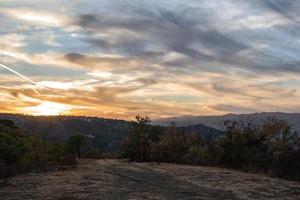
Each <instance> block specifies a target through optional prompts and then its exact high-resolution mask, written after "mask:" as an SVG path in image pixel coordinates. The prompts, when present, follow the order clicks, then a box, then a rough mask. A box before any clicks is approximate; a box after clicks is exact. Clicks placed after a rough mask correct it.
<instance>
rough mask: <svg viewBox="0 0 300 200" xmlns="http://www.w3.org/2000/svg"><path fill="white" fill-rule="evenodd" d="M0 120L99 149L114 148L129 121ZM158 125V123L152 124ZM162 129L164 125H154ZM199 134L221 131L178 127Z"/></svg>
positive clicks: (5, 116)
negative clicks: (83, 139)
mask: <svg viewBox="0 0 300 200" xmlns="http://www.w3.org/2000/svg"><path fill="white" fill-rule="evenodd" d="M0 119H5V120H11V121H13V122H14V124H15V125H16V126H17V127H19V128H22V129H24V130H26V131H28V132H29V133H33V134H40V135H42V136H43V137H44V138H45V139H47V140H49V141H54V142H63V141H66V140H67V139H68V138H69V137H70V136H71V135H75V134H83V135H85V136H86V137H88V138H90V139H92V140H94V143H95V146H96V147H97V148H98V149H100V150H102V151H109V152H111V151H117V150H118V149H119V148H120V144H121V142H122V140H123V139H124V138H125V137H126V136H127V135H128V134H129V133H130V131H131V129H132V125H133V122H132V121H125V120H118V119H105V118H98V117H84V116H31V115H20V114H0ZM155 126H158V125H155ZM158 127H159V128H160V129H162V131H165V130H166V127H160V126H158ZM180 129H181V130H188V131H189V132H193V133H196V134H199V135H202V136H206V135H211V136H212V137H218V136H220V135H221V134H223V132H222V131H220V130H217V129H214V128H210V127H208V126H205V125H202V124H194V125H193V126H188V127H180Z"/></svg>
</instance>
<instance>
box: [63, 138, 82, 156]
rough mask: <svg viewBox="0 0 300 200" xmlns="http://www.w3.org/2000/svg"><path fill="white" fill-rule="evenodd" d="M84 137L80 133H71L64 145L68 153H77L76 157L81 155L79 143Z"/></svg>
mask: <svg viewBox="0 0 300 200" xmlns="http://www.w3.org/2000/svg"><path fill="white" fill-rule="evenodd" d="M84 139H85V137H84V135H81V134H76V135H72V136H71V137H69V139H68V141H67V145H66V150H67V152H68V153H71V154H77V156H78V158H80V157H81V145H82V143H83V141H84Z"/></svg>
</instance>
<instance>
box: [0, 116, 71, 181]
mask: <svg viewBox="0 0 300 200" xmlns="http://www.w3.org/2000/svg"><path fill="white" fill-rule="evenodd" d="M64 149H65V147H64V145H63V144H53V143H49V142H47V141H46V140H44V139H43V138H41V137H40V136H39V135H33V134H29V133H27V132H24V131H22V130H21V129H18V128H17V127H16V126H15V125H14V124H13V122H11V121H9V120H0V178H2V179H4V180H7V178H9V177H11V176H13V175H15V174H18V173H25V172H30V171H42V170H45V169H46V168H48V167H50V166H57V165H67V164H76V160H75V157H74V156H72V155H70V154H68V153H67V152H66V151H65V150H64Z"/></svg>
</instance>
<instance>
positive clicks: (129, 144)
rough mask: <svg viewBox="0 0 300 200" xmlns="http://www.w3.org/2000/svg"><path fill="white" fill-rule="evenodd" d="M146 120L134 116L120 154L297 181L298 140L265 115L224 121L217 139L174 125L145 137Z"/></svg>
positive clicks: (299, 176)
mask: <svg viewBox="0 0 300 200" xmlns="http://www.w3.org/2000/svg"><path fill="white" fill-rule="evenodd" d="M145 119H146V120H145ZM149 121H150V119H149V118H148V117H137V123H136V124H135V129H134V132H133V133H132V134H131V135H130V136H129V137H128V138H126V139H125V140H124V141H123V157H129V158H130V160H131V161H142V162H145V161H157V162H171V163H183V164H193V165H209V166H223V167H228V168H234V169H240V170H245V171H252V172H262V173H268V174H270V175H272V176H279V177H284V178H288V179H292V180H300V170H299V169H300V159H299V158H300V139H299V137H298V136H297V134H296V133H295V132H293V131H292V129H291V127H290V126H289V125H288V124H287V122H285V121H282V120H278V119H275V118H268V119H267V120H264V121H260V122H256V123H248V124H246V125H245V124H244V123H243V122H235V121H226V122H225V124H224V125H225V127H226V132H225V134H224V135H223V137H221V138H220V139H218V140H216V139H212V137H210V136H207V137H205V138H204V137H200V136H199V135H197V134H194V133H192V132H186V131H183V130H182V129H178V128H176V127H175V126H174V125H172V126H171V127H169V128H168V129H167V131H166V132H165V133H164V134H161V133H160V134H158V138H155V140H154V139H152V138H150V137H149V126H148V125H147V124H148V122H149ZM145 152H146V153H145Z"/></svg>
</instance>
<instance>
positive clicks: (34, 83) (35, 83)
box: [0, 63, 41, 95]
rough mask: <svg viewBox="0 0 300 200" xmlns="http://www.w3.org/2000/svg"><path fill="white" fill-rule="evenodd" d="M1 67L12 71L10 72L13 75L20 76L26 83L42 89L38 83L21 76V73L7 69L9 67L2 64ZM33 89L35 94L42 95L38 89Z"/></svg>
mask: <svg viewBox="0 0 300 200" xmlns="http://www.w3.org/2000/svg"><path fill="white" fill-rule="evenodd" d="M0 67H2V68H4V69H6V70H8V71H10V72H12V73H14V74H16V75H18V76H20V77H21V78H23V79H25V80H26V81H28V82H30V83H32V84H33V85H36V86H38V87H40V86H39V84H38V83H37V82H35V81H33V80H31V79H30V78H28V77H26V76H24V75H22V74H20V73H19V72H17V71H15V70H13V69H11V68H9V67H7V66H5V65H3V64H1V63H0ZM31 89H32V90H33V91H34V92H35V93H37V94H38V95H41V94H40V93H39V91H37V90H36V89H34V88H31Z"/></svg>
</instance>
